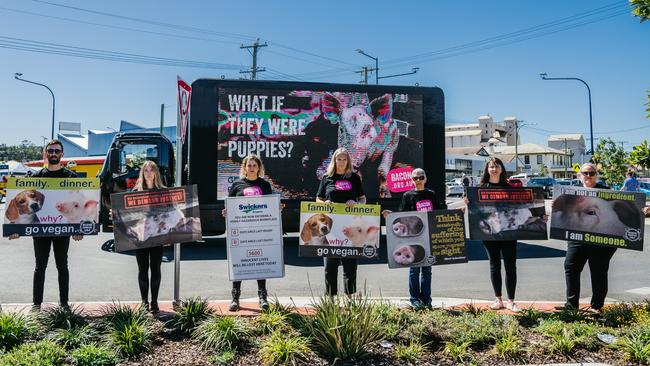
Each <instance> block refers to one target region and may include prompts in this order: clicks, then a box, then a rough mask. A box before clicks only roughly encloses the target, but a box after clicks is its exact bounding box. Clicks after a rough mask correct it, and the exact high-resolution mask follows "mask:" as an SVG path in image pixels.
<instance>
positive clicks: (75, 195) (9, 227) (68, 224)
mask: <svg viewBox="0 0 650 366" xmlns="http://www.w3.org/2000/svg"><path fill="white" fill-rule="evenodd" d="M98 216H99V180H98V179H96V178H92V179H90V178H15V177H12V178H9V179H8V181H7V198H6V207H5V211H4V224H3V225H2V235H3V236H10V235H12V234H18V235H20V236H72V235H96V234H97V232H98V230H99V224H98Z"/></svg>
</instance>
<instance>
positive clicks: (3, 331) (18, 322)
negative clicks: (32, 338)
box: [0, 312, 31, 351]
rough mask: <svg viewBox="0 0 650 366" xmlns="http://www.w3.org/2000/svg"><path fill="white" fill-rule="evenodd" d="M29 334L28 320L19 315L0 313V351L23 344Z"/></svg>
mask: <svg viewBox="0 0 650 366" xmlns="http://www.w3.org/2000/svg"><path fill="white" fill-rule="evenodd" d="M30 334H31V327H30V321H29V318H28V317H26V316H24V315H22V314H19V313H5V312H0V351H3V350H5V351H8V350H11V349H12V348H14V347H15V346H17V345H19V344H21V343H23V342H24V341H25V339H27V338H28V337H29V335H30Z"/></svg>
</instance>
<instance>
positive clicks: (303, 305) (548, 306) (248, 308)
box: [1, 297, 589, 316]
mask: <svg viewBox="0 0 650 366" xmlns="http://www.w3.org/2000/svg"><path fill="white" fill-rule="evenodd" d="M277 300H278V302H279V303H280V304H282V305H288V306H289V305H290V306H294V307H295V311H296V312H297V313H299V314H309V313H310V312H312V311H313V307H312V303H313V301H314V299H312V298H310V297H295V298H292V297H280V298H277ZM269 301H270V302H274V301H275V298H270V299H269ZM373 301H386V302H390V303H391V304H393V305H395V306H398V307H405V308H406V307H409V302H408V299H406V298H396V297H392V298H386V297H384V298H373ZM120 303H122V304H129V305H133V306H138V305H140V302H137V301H122V302H120ZM209 303H210V306H211V307H212V308H213V309H214V310H215V312H216V313H217V314H223V315H232V316H256V315H258V314H259V313H260V311H261V310H260V308H259V304H258V302H257V298H246V299H241V301H240V308H241V309H240V310H239V311H237V312H231V311H228V305H229V304H230V300H211V301H209ZM491 303H492V300H481V299H460V298H434V299H433V303H432V305H433V307H434V308H445V309H461V308H463V307H466V306H468V305H473V306H475V307H477V308H479V309H489V306H490V304H491ZM110 304H112V302H78V303H75V302H73V303H70V305H71V306H80V307H82V308H83V312H84V313H85V314H88V315H100V314H101V312H102V309H103V308H104V307H105V306H107V305H110ZM1 305H2V310H3V311H8V312H15V311H19V312H29V311H30V309H31V304H15V303H14V304H1ZM517 305H518V306H519V308H520V309H526V308H530V307H532V308H535V309H537V310H539V311H543V312H551V311H554V309H553V307H554V306H557V305H563V303H559V302H546V301H536V302H530V301H517ZM53 306H56V304H43V309H47V308H48V307H53ZM159 306H160V314H161V315H163V316H164V315H172V314H174V313H175V312H174V310H173V305H172V302H171V301H161V302H159ZM587 307H589V305H588V304H583V305H581V306H580V308H587ZM498 312H499V313H502V314H514V313H513V312H511V311H509V310H506V309H502V310H498Z"/></svg>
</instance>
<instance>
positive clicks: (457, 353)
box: [442, 341, 471, 363]
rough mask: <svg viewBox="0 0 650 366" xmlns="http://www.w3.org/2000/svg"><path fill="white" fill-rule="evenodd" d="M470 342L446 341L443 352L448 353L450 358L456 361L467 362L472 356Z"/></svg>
mask: <svg viewBox="0 0 650 366" xmlns="http://www.w3.org/2000/svg"><path fill="white" fill-rule="evenodd" d="M469 345H470V342H467V341H466V342H462V343H456V342H454V341H449V342H446V343H445V348H444V349H443V351H442V352H443V353H444V354H445V355H447V356H448V357H449V358H451V359H452V360H454V361H456V362H461V363H464V362H467V361H468V360H469V359H470V358H471V355H470V353H469V352H468V349H469Z"/></svg>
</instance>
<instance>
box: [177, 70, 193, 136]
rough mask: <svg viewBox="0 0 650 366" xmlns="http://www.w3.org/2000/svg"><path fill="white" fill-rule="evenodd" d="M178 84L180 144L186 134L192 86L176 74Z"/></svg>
mask: <svg viewBox="0 0 650 366" xmlns="http://www.w3.org/2000/svg"><path fill="white" fill-rule="evenodd" d="M177 78H178V80H177V85H178V115H179V122H180V126H177V127H176V128H180V131H181V144H184V143H185V136H187V122H188V121H189V119H190V98H191V97H192V87H191V86H190V85H189V84H188V83H186V82H185V81H184V80H183V79H181V77H180V76H177Z"/></svg>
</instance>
